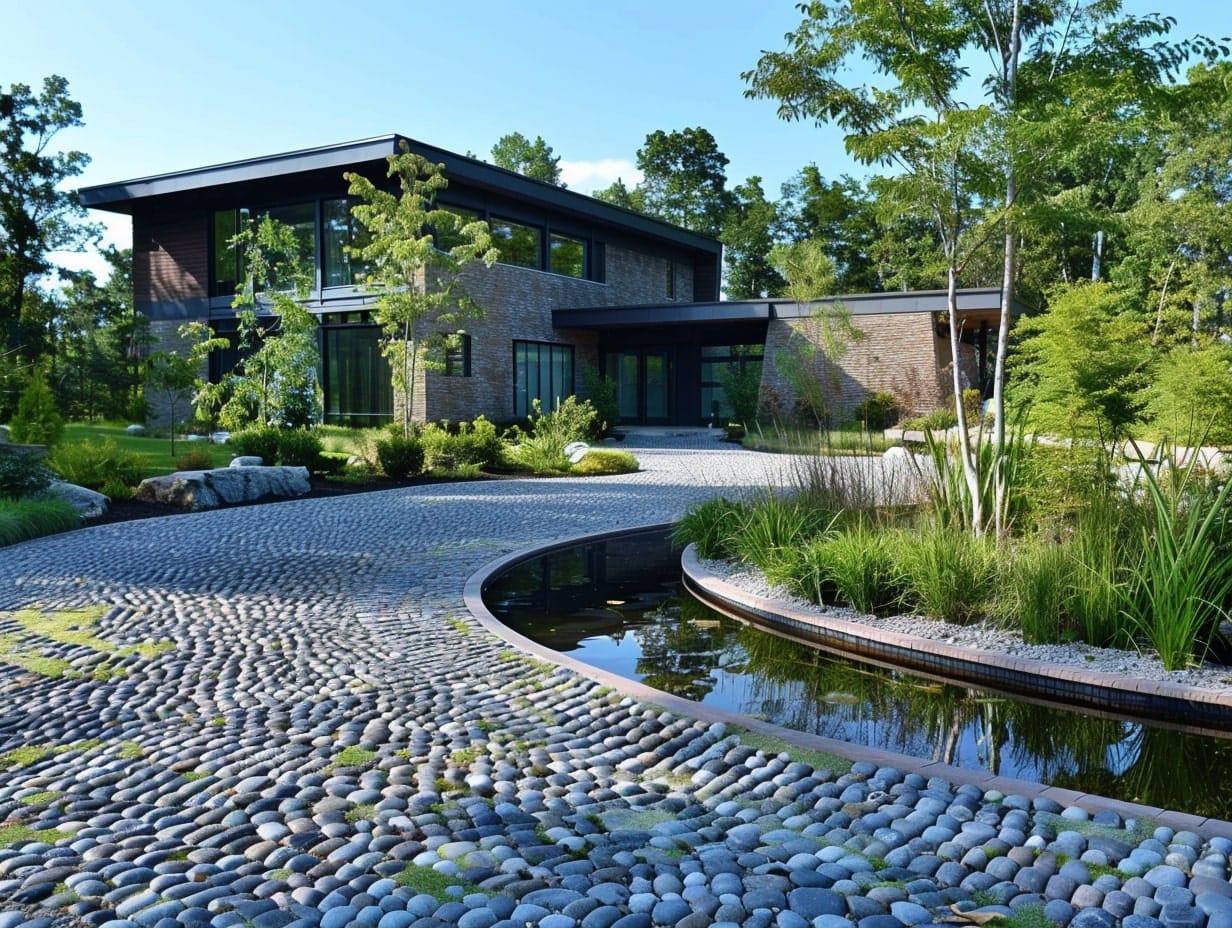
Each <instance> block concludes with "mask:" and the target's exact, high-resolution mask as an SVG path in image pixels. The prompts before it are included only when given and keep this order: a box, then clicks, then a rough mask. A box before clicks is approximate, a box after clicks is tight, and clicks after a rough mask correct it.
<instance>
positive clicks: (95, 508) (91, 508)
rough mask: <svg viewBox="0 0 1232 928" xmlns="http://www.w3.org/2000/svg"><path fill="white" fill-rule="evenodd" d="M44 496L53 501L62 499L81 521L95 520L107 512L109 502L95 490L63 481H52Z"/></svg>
mask: <svg viewBox="0 0 1232 928" xmlns="http://www.w3.org/2000/svg"><path fill="white" fill-rule="evenodd" d="M43 493H44V495H46V496H50V497H53V498H55V499H62V500H64V501H65V502H66V503H68V504H69V505H70V506H72V507H73V508H74V509H76V510H77V511H78V512H79V513H81V517H82V518H83V519H97V518H98V517H99V516H101V515H104V514H105V513H106V512H107V506H108V505H109V504H110V502H111V500H109V499H108V498H107V497H106V496H104V495H103V494H102V493H99V492H98V491H97V490H89V489H86V488H85V487H79V486H77V484H75V483H68V482H67V481H65V480H53V481H52V482H51V483H49V484H48V485H47V489H46V490H44V491H43Z"/></svg>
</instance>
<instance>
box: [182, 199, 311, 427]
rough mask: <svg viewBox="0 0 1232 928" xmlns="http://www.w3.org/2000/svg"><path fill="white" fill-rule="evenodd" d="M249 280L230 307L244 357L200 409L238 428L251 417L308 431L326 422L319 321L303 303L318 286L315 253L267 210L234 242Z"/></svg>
mask: <svg viewBox="0 0 1232 928" xmlns="http://www.w3.org/2000/svg"><path fill="white" fill-rule="evenodd" d="M230 244H231V246H232V247H233V248H234V249H235V251H236V253H237V254H238V255H239V257H240V266H241V267H243V268H244V280H243V281H242V282H241V285H240V287H239V288H238V289H237V290H236V294H235V299H234V300H233V301H232V303H231V306H232V308H233V309H235V311H236V315H237V316H238V319H239V325H238V328H237V337H238V339H239V346H238V347H239V349H240V353H241V355H242V356H243V360H242V361H241V362H240V363H239V365H238V366H237V368H236V369H235V370H233V371H230V372H229V373H228V374H227V375H226V376H225V377H224V378H223V380H222V381H221V382H219V383H217V384H211V385H209V387H207V388H205V389H204V390H202V391H201V393H200V395H199V398H198V404H197V407H198V412H199V413H201V412H205V415H206V417H207V418H212V415H211V413H212V410H214V409H217V411H218V418H219V421H220V422H221V424H222V425H223V426H224V427H225V428H228V429H232V430H237V429H241V428H243V427H244V426H246V425H249V424H251V423H253V422H256V423H258V424H259V425H277V426H281V427H284V428H306V427H308V426H311V425H315V424H316V423H318V422H320V421H321V407H322V401H321V386H320V383H319V381H318V379H317V370H318V368H319V367H320V362H321V354H320V349H319V348H318V347H317V322H316V318H315V317H314V316H313V315H312V313H310V312H309V311H308V310H307V309H306V308H305V307H304V305H303V303H302V300H303V299H304V298H305V297H307V296H308V293H309V291H310V290H311V289H312V283H313V265H312V257H311V256H309V255H306V254H304V249H303V244H302V243H301V242H300V240H299V238H298V237H297V235H296V233H295V230H294V229H293V228H292V227H291V226H288V225H286V224H285V223H282V222H279V221H277V220H276V219H273V218H272V217H270V216H269V215H265V216H262V217H261V218H260V219H256V220H253V221H251V222H250V223H249V225H248V227H247V228H245V229H243V230H241V231H240V233H239V234H238V235H236V236H235V237H234V238H233V239H232V240H231V243H230Z"/></svg>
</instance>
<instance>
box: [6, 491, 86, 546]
mask: <svg viewBox="0 0 1232 928" xmlns="http://www.w3.org/2000/svg"><path fill="white" fill-rule="evenodd" d="M80 525H81V514H80V513H79V512H77V510H76V509H74V508H73V507H72V506H71V505H69V504H68V503H66V502H64V501H63V500H59V499H0V547H4V546H6V545H15V544H17V543H18V542H19V541H29V540H30V539H32V538H41V537H42V536H44V535H56V534H58V533H60V532H67V531H71V530H72V529H75V528H78V527H79V526H80Z"/></svg>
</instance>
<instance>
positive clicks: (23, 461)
mask: <svg viewBox="0 0 1232 928" xmlns="http://www.w3.org/2000/svg"><path fill="white" fill-rule="evenodd" d="M51 477H52V474H51V471H50V470H48V469H47V465H45V464H44V463H43V462H42V460H40V458H39V456H38V455H37V454H31V453H29V452H26V451H18V450H16V449H12V448H9V449H5V450H0V499H22V498H24V497H27V496H33V495H34V494H35V493H38V492H39V491H40V490H44V489H46V488H47V484H49V483H51Z"/></svg>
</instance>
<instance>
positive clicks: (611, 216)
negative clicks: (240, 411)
mask: <svg viewBox="0 0 1232 928" xmlns="http://www.w3.org/2000/svg"><path fill="white" fill-rule="evenodd" d="M403 146H405V147H407V148H409V150H411V151H414V152H416V153H418V154H420V155H422V156H423V157H425V158H427V159H429V160H431V161H433V162H436V163H440V164H443V165H444V166H445V177H446V178H447V179H448V181H449V185H448V188H447V189H445V190H444V191H443V192H442V193H441V194H440V197H439V205H441V206H444V207H448V208H450V209H453V210H456V211H459V212H461V213H463V214H465V215H467V216H470V217H477V218H482V219H485V220H487V221H488V223H489V225H490V227H491V230H492V233H493V238H494V240H495V243H496V244H497V245H498V247H499V248H500V249H501V258H500V262H499V263H497V264H496V265H495V266H493V267H492V268H484V267H481V266H480V267H473V268H470V269H468V270H467V271H466V272H465V273H464V276H463V283H464V286H465V287H466V289H467V292H468V293H469V294H470V295H471V297H472V298H473V299H474V300H475V302H476V303H478V304H479V306H480V307H482V308H483V310H484V314H483V316H482V317H481V318H477V319H474V320H468V322H467V324H466V327H465V332H464V334H463V335H462V337H460V338H458V339H455V342H454V347H453V349H452V350H451V351H450V353H449V355H448V356H447V357H446V359H445V369H444V370H443V371H440V372H435V371H434V372H430V373H428V374H427V375H426V376H424V377H422V378H420V381H421V383H420V385H419V389H417V393H416V397H415V403H414V413H415V415H416V417H418V418H426V419H429V420H436V419H442V418H448V419H455V420H456V419H470V418H473V417H475V416H477V415H480V414H483V415H486V416H487V417H488V418H490V419H493V420H497V421H501V420H511V419H515V418H519V417H522V416H525V415H526V414H527V413H528V412H529V411H530V409H531V405H532V403H533V401H534V400H535V399H539V400H541V401H542V402H543V404H544V406H545V407H549V406H550V405H551V404H552V403H553V402H554V401H555V400H557V399H559V398H562V397H565V396H568V395H569V394H572V393H576V394H578V395H582V396H584V395H585V388H584V378H583V376H582V368H583V365H587V366H590V367H592V368H594V369H596V370H598V371H601V372H603V374H604V375H605V376H607V377H609V378H611V379H613V380H614V381H615V383H616V386H617V393H618V398H619V402H620V409H621V416H622V421H623V422H626V423H644V424H688V425H696V424H701V423H704V422H707V421H711V420H712V419H713V418H714V417H716V416H721V415H723V414H724V413H725V406H726V403H725V399H724V396H723V391H722V389H721V387H720V386H719V378H718V372H719V370H720V369H721V367H722V366H723V365H727V364H732V363H748V360H747V359H750V358H754V359H755V358H756V357H757V356H759V355H762V354H763V353H764V357H765V364H764V365H763V388H764V389H767V390H769V389H770V388H773V390H774V391H776V394H777V395H782V393H783V391H784V390H789V387H788V386H787V385H786V384H784V383H783V381H782V378H781V377H780V375H779V373H778V369H777V367H776V365H775V363H774V358H775V355H776V353H778V352H782V351H787V350H791V348H790V346H791V344H792V340H793V339H799V338H806V339H807V338H811V337H813V336H812V334H811V331H810V325H811V323H810V320H811V315H810V314H811V308H810V307H809V306H799V305H797V304H795V303H792V302H790V301H784V300H753V301H731V302H722V301H720V300H719V286H720V273H721V256H722V249H721V246H720V244H719V243H718V242H717V241H715V240H713V239H710V238H707V237H705V236H702V235H698V234H696V233H693V232H690V231H687V230H685V229H681V228H678V227H676V226H673V225H670V224H668V223H664V222H660V221H658V220H655V219H651V218H649V217H646V216H642V215H640V214H637V213H633V212H630V211H628V210H624V209H621V208H619V207H616V206H612V205H610V204H607V203H604V202H602V201H599V200H595V199H593V198H591V197H588V196H585V195H582V194H579V193H575V192H573V191H571V190H566V189H563V188H560V187H555V186H552V185H550V184H545V183H542V182H539V181H535V180H531V179H529V178H526V177H523V176H521V175H519V174H516V173H513V172H511V171H507V170H504V169H502V168H498V167H495V166H493V165H490V164H487V163H485V162H482V161H478V160H476V159H474V158H468V157H464V156H462V155H458V154H455V153H453V152H448V151H444V150H442V149H439V148H434V147H432V146H430V145H425V144H422V143H420V142H416V141H414V140H411V139H407V138H405V137H403V136H399V135H389V136H382V137H379V138H374V139H367V140H363V141H358V142H348V143H344V144H340V145H330V146H325V147H321V148H313V149H306V150H303V151H295V152H289V153H285V154H278V155H270V156H267V157H261V158H252V159H247V160H244V161H236V162H231V163H228V164H221V165H215V166H211V167H203V168H196V169H191V170H186V171H177V172H173V173H169V174H160V175H157V176H153V177H144V178H139V179H136V180H130V181H123V182H119V183H114V184H104V185H100V186H94V187H88V188H85V189H83V190H82V191H81V192H80V195H81V200H82V203H83V204H84V205H85V206H87V207H90V208H92V209H102V210H108V211H111V212H116V213H124V214H128V215H130V216H132V220H133V282H134V290H135V293H134V300H135V306H136V309H137V311H139V312H141V313H143V314H145V316H146V317H147V318H148V319H149V320H150V325H151V332H152V334H153V335H154V336H155V337H156V338H157V339H158V341H159V343H160V346H161V347H174V346H175V345H176V342H177V339H178V336H177V330H178V328H179V327H180V326H181V325H182V324H183V323H184V322H188V321H192V320H201V321H207V322H208V323H209V324H210V326H211V328H213V329H214V330H215V331H216V332H217V333H219V334H223V335H226V334H229V333H231V332H234V331H235V328H236V319H235V312H234V310H233V309H232V307H231V303H232V299H233V296H234V293H235V289H236V286H237V280H238V278H239V268H238V259H237V255H236V253H235V250H234V249H233V248H231V247H230V246H229V244H228V243H229V240H230V239H231V237H232V236H233V235H235V233H236V232H237V231H238V230H239V229H240V228H241V223H242V222H243V221H244V220H245V219H246V218H247V217H258V216H261V215H264V214H269V215H270V216H272V217H273V218H275V219H278V220H281V221H282V222H284V223H286V224H288V225H290V226H292V227H293V228H294V230H295V231H296V234H297V237H298V238H299V240H300V241H301V243H302V246H303V248H304V251H305V256H306V257H309V258H311V260H312V263H313V264H314V266H315V283H314V286H313V288H312V292H311V294H310V296H309V297H308V300H307V307H308V308H309V310H310V311H311V312H312V313H313V314H314V315H315V316H316V317H317V318H318V320H319V323H320V346H321V357H322V371H321V383H322V386H323V389H324V398H325V418H326V421H327V422H336V423H341V424H352V425H363V424H378V423H381V422H383V421H387V420H389V419H391V418H392V416H393V413H394V408H393V402H394V401H393V389H392V386H391V383H390V376H389V369H388V365H387V363H386V361H385V359H384V358H383V357H382V355H381V351H380V330H379V328H378V327H377V325H376V323H375V322H374V320H373V317H372V308H373V304H374V302H375V297H374V296H373V295H372V294H371V293H368V292H366V291H365V289H364V288H363V286H362V285H361V281H362V278H363V274H362V269H361V268H358V267H356V266H355V265H354V262H353V260H352V259H351V258H350V257H349V256H348V254H347V252H346V250H345V247H344V246H346V245H348V244H351V243H352V241H353V237H354V235H355V227H354V224H353V221H352V219H351V216H350V210H349V206H350V204H349V202H348V199H347V194H346V191H347V186H348V185H347V182H346V181H345V180H344V178H343V174H344V173H346V172H356V173H360V174H363V175H365V176H367V177H369V178H371V179H372V180H373V181H374V182H375V183H378V184H383V183H386V182H387V181H386V179H385V178H386V169H387V161H386V158H387V156H389V155H391V154H395V153H397V152H398V151H399V150H401V148H402V147H403ZM999 300H1000V297H999V294H998V293H997V292H996V291H991V290H987V291H984V290H981V291H965V292H964V294H963V302H962V303H961V304H960V308H961V312H962V313H963V315H964V316H965V317H969V319H965V320H964V332H965V333H967V336H968V341H969V342H970V343H971V350H970V355H969V356H966V357H964V358H963V359H962V363H963V365H964V369H965V370H967V371H968V375H967V376H968V379H969V381H970V382H971V383H973V384H975V383H978V382H979V380H980V377H979V372H978V370H977V367H978V360H977V358H978V356H982V353H981V352H979V351H977V350H976V349H977V347H978V342H979V335H978V333H979V332H980V331H981V330H982V327H983V328H984V329H986V327H987V324H988V320H989V319H993V318H995V316H996V314H997V312H998V311H999ZM842 303H843V305H844V307H846V308H847V310H848V311H849V312H851V314H852V317H853V321H854V322H855V324H856V326H857V327H858V328H859V329H861V330H862V331H865V332H867V337H866V338H863V339H861V340H859V341H857V342H854V343H853V344H852V346H851V348H850V350H849V351H848V352H847V354H846V356H845V357H844V358H843V359H842V362H841V372H840V375H839V376H837V377H835V378H834V379H833V390H834V399H835V401H836V403H837V404H838V405H839V406H840V407H846V408H850V407H851V406H854V405H855V404H856V403H858V402H860V400H862V399H863V398H864V397H865V396H867V395H868V394H869V393H871V392H875V391H878V390H885V391H888V392H893V393H895V394H896V395H898V396H900V397H901V398H903V400H904V401H905V403H906V405H908V406H909V407H912V408H916V409H920V410H928V409H932V408H934V407H936V406H937V405H939V404H940V403H941V402H943V401H944V397H945V396H946V394H947V393H948V382H949V381H948V375H947V374H946V373H945V371H946V369H947V367H948V365H949V364H950V357H949V344H948V341H947V339H946V337H945V332H944V331H943V329H942V328H939V327H938V313H940V312H943V311H944V309H945V305H944V304H945V300H944V294H936V293H912V294H878V295H871V296H858V297H844V298H842ZM238 357H239V356H238V354H237V353H236V351H235V350H234V349H233V350H232V351H230V352H220V353H217V355H216V356H215V357H214V358H212V359H211V363H210V374H211V377H213V378H216V377H218V376H220V375H221V374H222V373H223V372H225V371H226V370H228V369H229V367H230V366H231V365H232V364H234V363H235V361H236V360H237V359H238ZM788 399H790V398H788Z"/></svg>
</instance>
